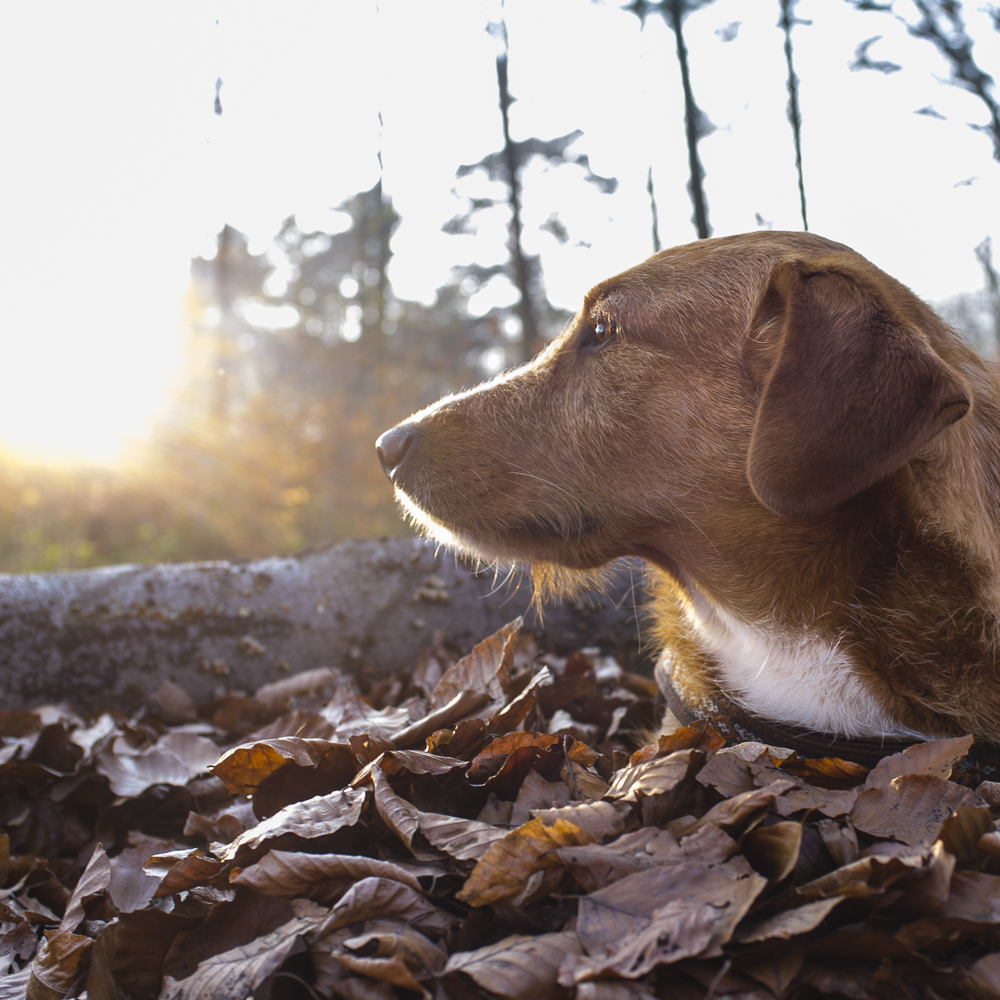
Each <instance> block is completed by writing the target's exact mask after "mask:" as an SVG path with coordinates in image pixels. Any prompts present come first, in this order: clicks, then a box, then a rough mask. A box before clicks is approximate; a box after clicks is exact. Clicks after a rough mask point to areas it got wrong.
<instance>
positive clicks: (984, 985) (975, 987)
mask: <svg viewBox="0 0 1000 1000" xmlns="http://www.w3.org/2000/svg"><path fill="white" fill-rule="evenodd" d="M959 985H960V986H961V987H962V989H963V990H964V991H965V995H966V996H967V997H968V998H969V1000H997V997H1000V953H998V952H993V954H991V955H984V956H983V957H982V958H981V959H979V961H977V962H974V963H973V964H972V965H971V966H970V968H969V969H968V970H964V971H962V972H960V973H959Z"/></svg>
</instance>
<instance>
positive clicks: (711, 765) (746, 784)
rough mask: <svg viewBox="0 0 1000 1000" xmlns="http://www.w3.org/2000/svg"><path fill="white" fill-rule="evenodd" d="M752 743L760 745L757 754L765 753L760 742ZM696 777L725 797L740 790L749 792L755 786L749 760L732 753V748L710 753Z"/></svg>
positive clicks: (764, 748)
mask: <svg viewBox="0 0 1000 1000" xmlns="http://www.w3.org/2000/svg"><path fill="white" fill-rule="evenodd" d="M741 745H743V744H741ZM753 745H754V746H760V747H761V750H760V754H758V756H760V755H762V754H766V753H767V748H766V747H764V746H763V745H762V744H753ZM754 759H756V758H754ZM697 778H698V781H699V782H701V784H703V785H705V786H706V787H711V788H714V789H715V790H716V791H717V792H719V794H720V795H723V796H725V797H726V798H727V799H728V798H731V797H732V796H734V795H739V794H740V793H741V792H751V791H753V790H754V788H756V787H757V786H756V785H755V784H754V780H753V775H752V774H751V773H750V761H749V760H746V759H745V758H743V757H742V756H740V755H739V754H737V753H734V752H733V748H728V749H725V750H720V751H719V752H718V753H715V754H712V756H711V757H709V758H708V762H707V763H706V764H705V766H704V767H703V768H702V769H701V770H700V771H699V772H698V775H697Z"/></svg>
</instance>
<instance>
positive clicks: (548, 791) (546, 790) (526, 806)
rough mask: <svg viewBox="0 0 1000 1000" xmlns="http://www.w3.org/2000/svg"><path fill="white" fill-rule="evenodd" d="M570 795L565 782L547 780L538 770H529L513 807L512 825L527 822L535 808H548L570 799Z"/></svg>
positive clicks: (511, 814)
mask: <svg viewBox="0 0 1000 1000" xmlns="http://www.w3.org/2000/svg"><path fill="white" fill-rule="evenodd" d="M569 797H570V796H569V789H567V787H566V784H565V782H562V781H546V780H545V779H544V778H543V777H542V776H541V775H540V774H539V773H538V772H537V771H534V770H532V771H529V772H528V773H527V774H526V775H525V776H524V781H522V782H521V787H520V789H518V793H517V798H516V799H515V800H514V806H513V808H512V809H511V813H510V823H511V826H520V825H521V824H522V823H527V822H528V820H529V819H531V816H532V810H533V809H548V808H549V807H550V806H553V805H556V804H557V803H564V802H567V801H569Z"/></svg>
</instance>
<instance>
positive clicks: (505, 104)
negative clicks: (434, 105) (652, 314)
mask: <svg viewBox="0 0 1000 1000" xmlns="http://www.w3.org/2000/svg"><path fill="white" fill-rule="evenodd" d="M497 86H498V88H499V90H500V114H501V116H502V118H503V156H504V161H505V163H506V165H507V202H508V204H509V205H510V241H509V242H510V255H511V259H512V260H513V263H514V282H515V284H516V285H517V290H518V291H519V292H520V293H521V301H520V302H519V303H518V307H517V314H518V316H519V317H520V318H521V338H522V339H521V342H522V344H523V348H524V352H525V355H524V359H527V358H529V357H531V356H532V355H534V354H537V353H538V351H540V350H541V349H542V347H543V346H544V344H543V343H542V340H541V337H540V336H539V333H538V321H537V318H536V316H535V307H534V295H533V289H532V277H533V275H532V267H531V262H530V261H529V260H528V259H527V257H525V255H524V251H523V249H522V247H521V164H520V161H519V157H518V151H517V147H516V146H515V144H514V143H513V141H512V140H511V137H510V91H509V89H508V87H507V54H506V52H503V53H501V54H500V55H498V56H497ZM524 359H522V360H524Z"/></svg>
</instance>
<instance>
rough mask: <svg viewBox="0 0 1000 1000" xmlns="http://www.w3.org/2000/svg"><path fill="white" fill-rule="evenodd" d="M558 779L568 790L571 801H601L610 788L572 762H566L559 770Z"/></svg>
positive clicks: (580, 765) (597, 777)
mask: <svg viewBox="0 0 1000 1000" xmlns="http://www.w3.org/2000/svg"><path fill="white" fill-rule="evenodd" d="M559 777H560V778H562V780H563V783H564V784H565V785H566V787H567V788H568V789H569V790H570V793H571V796H570V797H571V798H573V799H582V800H585V801H586V800H591V801H592V800H594V799H602V798H604V796H605V795H607V793H608V789H609V788H610V787H611V786H610V785H609V784H608V783H607V782H606V781H605V780H604V779H603V778H601V777H600V776H599V775H597V774H594V772H593V771H589V770H588V769H587V768H585V767H584V766H583V765H582V764H577V763H576V761H572V760H568V761H566V762H565V763H564V764H563V766H562V767H561V768H560V769H559Z"/></svg>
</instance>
